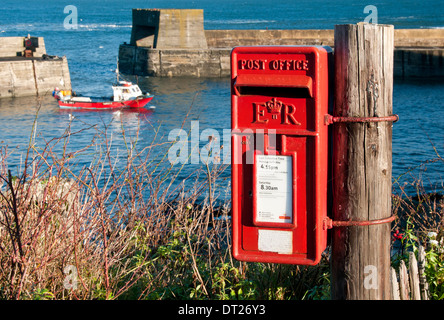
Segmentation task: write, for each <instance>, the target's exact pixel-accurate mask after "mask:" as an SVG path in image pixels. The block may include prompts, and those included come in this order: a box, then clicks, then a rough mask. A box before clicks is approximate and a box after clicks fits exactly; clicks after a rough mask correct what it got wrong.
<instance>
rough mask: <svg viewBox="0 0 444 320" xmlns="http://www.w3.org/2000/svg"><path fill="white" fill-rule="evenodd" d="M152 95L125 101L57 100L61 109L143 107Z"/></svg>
mask: <svg viewBox="0 0 444 320" xmlns="http://www.w3.org/2000/svg"><path fill="white" fill-rule="evenodd" d="M153 97H154V96H153V95H149V96H145V97H142V98H137V99H134V100H126V101H76V100H74V99H68V100H58V103H59V107H60V108H62V109H91V110H101V109H103V110H107V109H123V108H135V109H138V108H143V107H145V106H146V105H147V103H148V102H150V101H151V100H152V99H153Z"/></svg>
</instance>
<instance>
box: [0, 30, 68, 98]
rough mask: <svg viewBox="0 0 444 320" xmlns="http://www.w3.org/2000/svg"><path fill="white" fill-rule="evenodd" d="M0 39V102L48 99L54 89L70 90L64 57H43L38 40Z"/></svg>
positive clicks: (41, 44)
mask: <svg viewBox="0 0 444 320" xmlns="http://www.w3.org/2000/svg"><path fill="white" fill-rule="evenodd" d="M26 40H29V38H25V37H0V98H13V97H23V96H33V95H36V96H43V95H50V94H51V93H52V91H53V90H54V88H55V87H60V88H64V89H71V77H70V74H69V67H68V60H67V59H66V57H56V56H49V55H47V54H46V49H45V43H44V40H43V38H41V37H32V38H31V40H32V47H31V48H30V47H27V46H26V45H25V41H26Z"/></svg>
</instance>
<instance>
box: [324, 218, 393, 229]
mask: <svg viewBox="0 0 444 320" xmlns="http://www.w3.org/2000/svg"><path fill="white" fill-rule="evenodd" d="M395 219H396V216H395V215H392V216H390V217H388V218H384V219H375V220H364V221H354V220H346V221H334V220H332V219H331V218H326V219H325V220H324V229H332V228H334V227H362V226H371V225H375V224H383V223H390V222H392V221H393V220H395Z"/></svg>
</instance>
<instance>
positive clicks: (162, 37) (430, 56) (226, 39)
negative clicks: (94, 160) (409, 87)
mask: <svg viewBox="0 0 444 320" xmlns="http://www.w3.org/2000/svg"><path fill="white" fill-rule="evenodd" d="M132 14H133V17H132V19H133V25H132V32H131V41H130V43H129V44H128V43H124V44H122V45H120V47H119V68H120V71H121V72H122V73H125V74H130V75H139V76H156V77H180V76H192V77H226V76H229V74H230V53H231V50H232V48H233V47H236V46H253V45H309V46H312V45H327V46H331V47H333V45H334V31H333V30H204V17H203V10H201V9H133V12H132ZM394 41H395V52H394V75H395V76H397V77H426V78H429V77H430V78H434V77H442V76H444V29H397V30H395V40H394Z"/></svg>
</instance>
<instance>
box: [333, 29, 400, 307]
mask: <svg viewBox="0 0 444 320" xmlns="http://www.w3.org/2000/svg"><path fill="white" fill-rule="evenodd" d="M393 29H394V28H393V26H391V25H377V24H367V23H358V24H356V25H337V26H335V32H334V36H335V39H334V40H335V41H334V48H335V54H334V56H335V110H334V113H333V116H334V117H337V118H338V119H346V120H345V121H344V122H341V121H337V122H338V123H335V124H334V126H333V156H332V158H333V159H332V160H333V161H332V162H333V164H332V168H333V169H332V170H333V182H332V183H333V220H334V222H336V226H334V228H333V231H332V259H331V274H332V279H331V280H332V299H347V300H382V299H385V300H388V299H391V290H390V223H389V222H390V221H391V219H386V218H388V217H390V216H391V186H392V184H391V176H392V122H391V121H393V120H387V118H390V116H391V115H392V92H393V47H394V44H393V43H394V41H393V38H394V37H393V34H394V30H393ZM384 117H385V118H384ZM347 119H348V120H347ZM381 219H382V220H381ZM344 221H349V223H348V224H347V223H344V224H343V225H344V226H342V225H341V224H340V223H338V222H344ZM351 222H353V223H351Z"/></svg>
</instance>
